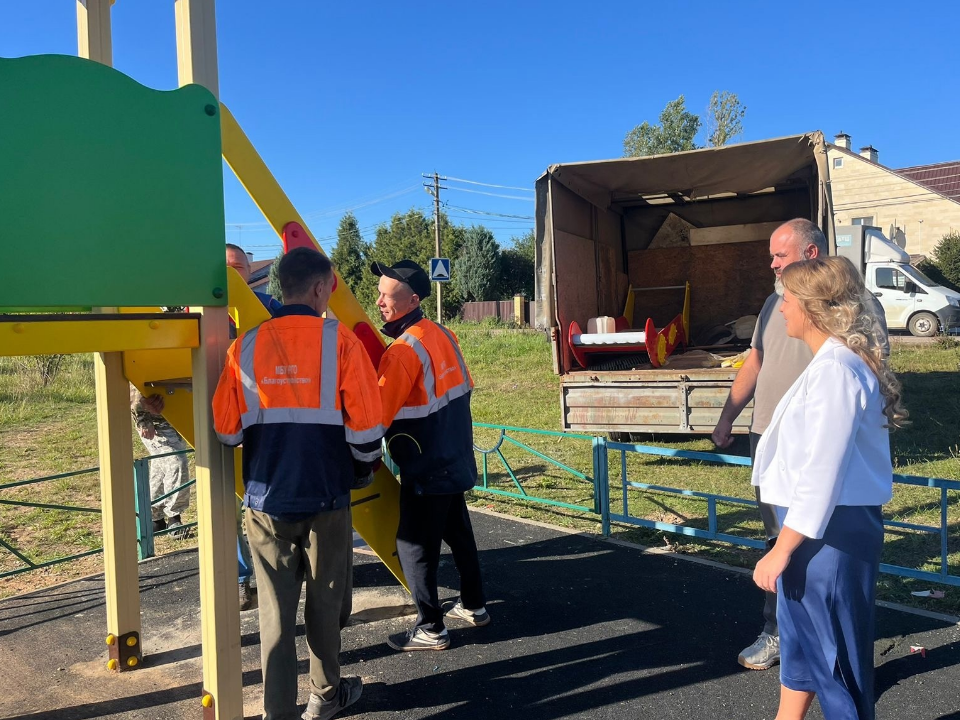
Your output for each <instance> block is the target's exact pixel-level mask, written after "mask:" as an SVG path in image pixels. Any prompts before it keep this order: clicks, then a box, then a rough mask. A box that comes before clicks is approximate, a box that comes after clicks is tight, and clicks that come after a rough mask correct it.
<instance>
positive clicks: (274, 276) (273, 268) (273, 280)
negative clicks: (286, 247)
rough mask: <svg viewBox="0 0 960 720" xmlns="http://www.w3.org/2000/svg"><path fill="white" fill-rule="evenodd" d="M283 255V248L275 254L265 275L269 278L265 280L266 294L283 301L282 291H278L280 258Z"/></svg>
mask: <svg viewBox="0 0 960 720" xmlns="http://www.w3.org/2000/svg"><path fill="white" fill-rule="evenodd" d="M282 257H283V250H281V251H280V254H279V255H277V256H276V257H275V258H274V259H273V262H272V263H270V273H269V274H268V275H267V277H268V278H269V280H267V295H270V296H272V297H273V298H275V299H276V300H278V301H280V302H283V293H282V292H280V275H279V274H278V273H279V272H280V259H281V258H282Z"/></svg>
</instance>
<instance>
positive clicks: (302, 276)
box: [277, 247, 337, 315]
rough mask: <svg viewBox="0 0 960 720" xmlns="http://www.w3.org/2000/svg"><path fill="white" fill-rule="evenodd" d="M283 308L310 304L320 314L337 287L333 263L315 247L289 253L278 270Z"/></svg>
mask: <svg viewBox="0 0 960 720" xmlns="http://www.w3.org/2000/svg"><path fill="white" fill-rule="evenodd" d="M277 278H278V280H279V281H280V292H281V294H282V295H283V304H284V305H308V306H309V307H312V308H313V309H314V310H316V311H317V312H318V313H320V314H321V315H322V314H323V313H325V312H326V311H327V303H329V302H330V295H332V294H333V291H334V290H335V289H336V287H337V276H336V273H334V271H333V263H331V262H330V259H329V258H328V257H327V256H326V255H324V254H323V253H321V252H318V251H317V250H314V249H313V248H306V247H299V248H294V249H293V250H291V251H290V252H288V253H286V254H285V255H284V256H283V257H282V258H281V259H280V265H279V267H278V268H277Z"/></svg>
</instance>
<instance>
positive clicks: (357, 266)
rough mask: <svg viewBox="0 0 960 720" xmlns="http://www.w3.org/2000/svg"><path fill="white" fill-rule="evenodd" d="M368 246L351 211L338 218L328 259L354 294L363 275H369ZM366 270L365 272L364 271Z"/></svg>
mask: <svg viewBox="0 0 960 720" xmlns="http://www.w3.org/2000/svg"><path fill="white" fill-rule="evenodd" d="M368 254H369V248H368V247H367V244H366V243H365V242H364V241H363V238H362V237H361V236H360V226H359V225H358V224H357V218H356V217H355V216H354V214H353V213H347V214H346V215H344V216H343V217H342V218H340V225H339V226H338V227H337V244H336V246H335V247H334V248H333V253H332V254H331V255H330V260H331V261H332V262H333V264H334V265H336V267H337V270H338V271H339V273H340V277H342V278H343V281H344V282H345V283H346V284H347V287H349V288H350V290H352V291H353V292H354V293H355V294H356V292H357V291H358V290H359V289H360V285H361V283H362V282H363V276H364V275H365V274H366V275H369V274H370V271H369V269H367V267H368V266H367V263H366V258H367V255H368ZM364 271H366V272H364Z"/></svg>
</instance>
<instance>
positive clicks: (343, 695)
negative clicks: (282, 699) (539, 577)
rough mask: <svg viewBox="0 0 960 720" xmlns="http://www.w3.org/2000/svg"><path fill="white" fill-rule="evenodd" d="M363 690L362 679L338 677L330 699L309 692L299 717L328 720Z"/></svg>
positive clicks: (311, 719)
mask: <svg viewBox="0 0 960 720" xmlns="http://www.w3.org/2000/svg"><path fill="white" fill-rule="evenodd" d="M362 692H363V680H361V679H360V678H358V677H346V678H340V687H338V688H337V696H336V697H335V698H333V699H332V700H323V699H321V698H320V696H319V695H314V694H313V693H310V702H308V703H307V709H306V710H304V711H303V715H301V716H300V717H302V718H303V720H330V718H332V717H333V716H334V715H336V714H337V713H338V712H340V711H341V710H343V709H344V708H348V707H350V706H351V705H353V704H354V703H355V702H356V701H357V700H359V699H360V694H361V693H362Z"/></svg>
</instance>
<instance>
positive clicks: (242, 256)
mask: <svg viewBox="0 0 960 720" xmlns="http://www.w3.org/2000/svg"><path fill="white" fill-rule="evenodd" d="M227 267H232V268H233V269H234V270H236V271H237V272H238V273H240V277H242V278H243V281H244V282H250V258H248V257H247V254H246V253H245V252H244V251H243V248H242V247H240V246H239V245H234V244H233V243H227Z"/></svg>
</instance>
